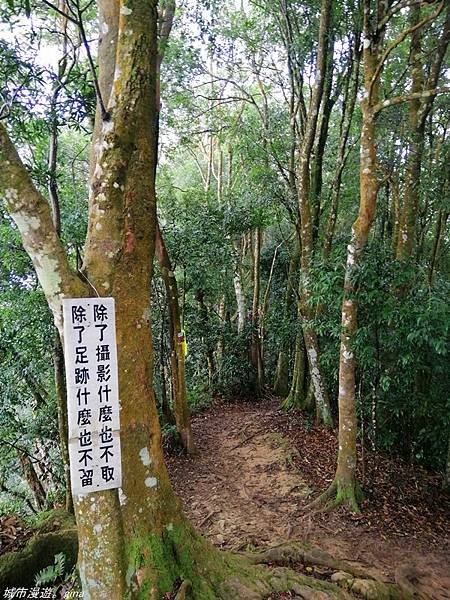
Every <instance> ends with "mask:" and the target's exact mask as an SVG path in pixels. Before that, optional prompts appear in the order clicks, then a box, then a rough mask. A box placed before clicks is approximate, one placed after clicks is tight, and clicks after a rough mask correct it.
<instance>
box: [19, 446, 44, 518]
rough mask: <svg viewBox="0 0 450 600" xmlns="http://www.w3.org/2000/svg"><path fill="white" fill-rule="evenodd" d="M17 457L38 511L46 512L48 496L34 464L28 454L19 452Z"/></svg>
mask: <svg viewBox="0 0 450 600" xmlns="http://www.w3.org/2000/svg"><path fill="white" fill-rule="evenodd" d="M17 455H18V457H19V460H20V464H21V466H22V471H23V474H24V477H25V480H26V482H27V484H28V487H29V488H30V490H31V493H32V494H33V498H34V501H35V503H36V507H37V509H38V510H40V511H41V510H44V509H45V507H46V504H47V501H46V494H45V491H44V488H43V486H42V483H41V481H40V479H39V477H38V476H37V474H36V470H35V468H34V465H33V462H32V460H31V458H30V457H29V456H28V454H26V452H21V451H20V450H18V451H17Z"/></svg>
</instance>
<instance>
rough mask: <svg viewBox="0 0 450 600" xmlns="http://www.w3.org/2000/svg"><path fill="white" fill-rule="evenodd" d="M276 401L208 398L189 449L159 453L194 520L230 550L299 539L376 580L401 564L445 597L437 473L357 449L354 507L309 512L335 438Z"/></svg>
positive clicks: (444, 522)
mask: <svg viewBox="0 0 450 600" xmlns="http://www.w3.org/2000/svg"><path fill="white" fill-rule="evenodd" d="M278 405H279V403H278V401H277V400H276V399H268V400H264V401H260V402H258V403H239V404H230V403H216V404H215V405H214V406H213V407H212V408H211V409H210V410H208V411H206V412H204V413H201V414H199V415H197V416H196V417H195V418H194V419H193V430H194V435H195V439H196V442H197V447H198V454H197V455H196V456H194V457H192V458H191V457H187V456H184V455H174V454H171V455H170V456H168V467H169V471H170V474H171V478H172V481H173V484H174V486H175V489H176V491H177V493H178V495H179V496H180V497H181V498H182V501H183V504H184V508H185V511H186V513H187V514H188V516H189V517H190V518H191V520H192V521H193V522H194V524H195V525H196V526H197V528H198V529H200V530H201V532H202V533H203V534H204V535H205V536H206V537H208V538H209V539H210V540H211V542H213V543H214V544H216V545H217V546H219V547H222V548H230V549H233V550H252V549H254V548H256V547H264V546H270V545H276V544H278V543H281V542H284V541H287V540H289V539H301V540H304V541H308V542H310V543H311V544H314V545H317V546H320V547H322V548H323V549H325V550H327V551H328V552H330V553H331V554H333V555H334V556H335V557H336V558H341V559H346V560H348V561H350V562H352V563H357V564H359V565H361V566H363V567H364V568H366V570H367V571H368V572H369V573H372V574H373V575H375V576H377V577H380V578H381V579H382V580H385V581H394V577H395V571H396V570H397V569H398V568H399V567H401V568H407V569H408V572H409V577H410V578H411V576H412V577H413V579H415V580H416V581H417V582H418V589H419V590H420V593H421V597H422V598H424V599H426V598H430V599H433V600H444V599H449V598H450V571H449V565H450V560H449V558H450V551H449V537H448V532H449V531H450V527H449V524H450V519H449V515H450V511H449V497H448V495H445V494H444V493H443V492H442V491H441V490H440V488H439V481H438V478H437V477H431V476H429V475H427V474H425V473H424V472H421V471H420V470H417V469H413V468H412V467H411V466H409V465H407V464H404V463H403V462H402V461H399V460H398V459H395V460H394V459H389V458H386V457H383V456H380V455H378V454H375V453H368V452H367V451H366V452H365V456H364V462H362V461H361V464H360V480H362V481H363V485H364V490H365V494H366V500H365V502H364V504H363V512H362V513H361V515H353V514H351V513H349V512H348V511H347V510H345V509H342V508H341V509H337V510H335V511H332V512H330V513H319V514H315V515H311V514H308V513H307V512H305V510H304V508H305V506H306V505H307V504H308V502H310V501H311V499H312V498H314V497H315V496H316V495H317V494H318V493H319V492H320V491H321V490H323V489H324V488H325V487H326V486H327V484H328V483H329V482H330V481H331V480H332V478H333V473H334V467H335V459H336V449H337V447H336V439H335V436H334V434H333V432H330V431H329V430H327V429H324V428H319V427H314V426H311V424H310V423H309V422H308V420H307V419H305V417H303V416H302V415H301V414H298V413H285V412H283V411H280V410H279V408H278ZM281 597H283V598H286V599H287V598H289V597H290V596H289V595H288V594H285V595H282V596H279V598H281Z"/></svg>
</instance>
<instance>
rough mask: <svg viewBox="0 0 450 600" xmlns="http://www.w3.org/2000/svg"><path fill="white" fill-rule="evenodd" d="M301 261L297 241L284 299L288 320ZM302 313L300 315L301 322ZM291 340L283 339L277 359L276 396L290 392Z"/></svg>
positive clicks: (284, 395)
mask: <svg viewBox="0 0 450 600" xmlns="http://www.w3.org/2000/svg"><path fill="white" fill-rule="evenodd" d="M299 261H300V251H299V248H298V243H296V250H295V252H294V255H293V256H292V258H291V260H290V261H289V271H288V277H287V284H286V296H285V301H284V317H283V320H284V321H285V322H286V320H287V319H288V317H289V313H290V311H291V309H292V303H293V301H294V288H293V285H294V281H295V278H296V273H297V270H298V265H299ZM300 318H301V315H299V322H300ZM288 347H289V340H288V339H286V337H285V336H283V338H282V339H281V347H280V351H279V353H278V360H277V369H276V373H275V382H274V386H273V389H274V393H275V395H276V396H279V397H280V398H286V396H287V395H288V393H289V354H288ZM295 348H297V340H296V344H295ZM294 370H295V369H294Z"/></svg>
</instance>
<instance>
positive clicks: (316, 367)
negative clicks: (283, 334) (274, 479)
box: [297, 0, 333, 426]
mask: <svg viewBox="0 0 450 600" xmlns="http://www.w3.org/2000/svg"><path fill="white" fill-rule="evenodd" d="M331 8H332V3H331V1H330V0H322V4H321V16H320V29H319V46H318V51H317V61H316V68H317V76H316V82H315V84H314V89H313V94H312V98H311V103H310V106H309V110H308V115H307V120H306V127H305V135H304V139H303V143H302V147H301V149H300V157H299V165H298V183H297V190H298V202H299V211H300V219H301V226H300V227H298V228H297V231H299V232H300V240H299V242H300V246H301V262H300V265H301V313H302V322H303V335H304V339H305V346H306V351H307V355H308V361H309V367H310V373H311V379H312V382H313V386H314V396H315V398H316V401H317V402H318V403H319V407H320V409H321V411H322V420H323V422H324V423H325V424H326V425H330V426H331V425H332V423H333V420H332V416H331V408H330V401H329V398H328V392H327V389H326V384H325V379H324V376H323V373H322V369H321V367H320V361H319V343H318V339H317V335H316V334H315V331H314V327H313V324H312V318H313V313H312V310H311V307H310V299H311V292H310V267H311V260H312V256H313V243H314V241H313V237H314V236H313V222H312V217H311V206H310V163H311V153H312V149H313V144H314V139H315V134H316V130H317V118H318V112H319V108H320V103H321V99H322V94H323V86H324V74H325V67H326V61H327V48H328V35H329V30H330V21H331Z"/></svg>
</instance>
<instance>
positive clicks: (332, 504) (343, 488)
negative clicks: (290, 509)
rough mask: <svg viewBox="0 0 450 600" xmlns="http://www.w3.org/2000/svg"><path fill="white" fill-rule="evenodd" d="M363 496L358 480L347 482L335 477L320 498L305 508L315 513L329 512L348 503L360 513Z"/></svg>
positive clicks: (353, 509)
mask: <svg viewBox="0 0 450 600" xmlns="http://www.w3.org/2000/svg"><path fill="white" fill-rule="evenodd" d="M363 498H364V495H363V492H362V490H361V488H360V486H359V484H358V482H356V481H355V482H354V483H352V484H347V483H343V482H340V481H338V480H336V479H335V480H334V481H333V482H332V483H331V485H330V486H329V487H328V488H327V489H326V490H325V491H324V492H322V494H320V496H319V497H318V498H316V499H315V500H313V501H312V502H310V503H309V504H307V506H306V507H305V509H304V510H305V512H311V513H312V514H314V513H319V512H328V511H330V510H333V509H334V508H337V507H338V506H341V505H347V506H348V507H349V508H350V509H351V510H352V512H354V513H360V512H361V509H360V507H359V505H360V503H361V502H362V500H363Z"/></svg>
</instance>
